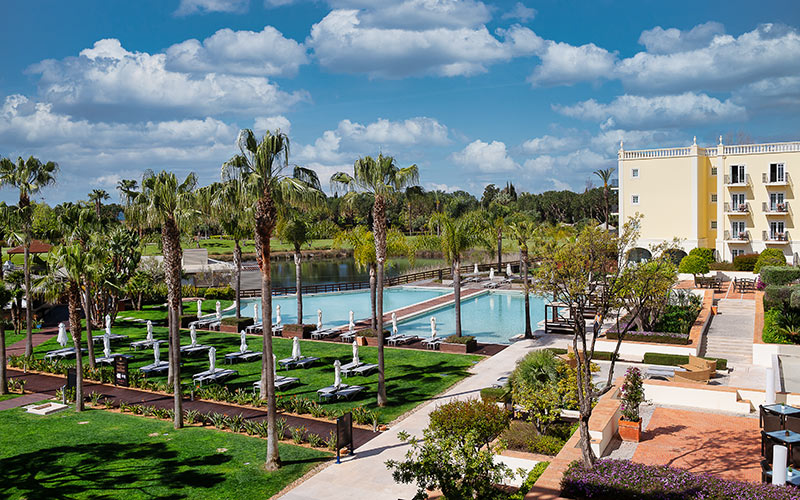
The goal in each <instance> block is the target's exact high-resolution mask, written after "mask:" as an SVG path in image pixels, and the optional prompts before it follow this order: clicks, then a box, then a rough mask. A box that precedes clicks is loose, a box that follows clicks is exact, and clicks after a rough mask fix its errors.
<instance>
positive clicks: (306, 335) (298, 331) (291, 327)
mask: <svg viewBox="0 0 800 500" xmlns="http://www.w3.org/2000/svg"><path fill="white" fill-rule="evenodd" d="M316 329H317V325H298V324H296V323H294V324H288V325H283V334H282V336H283V337H284V338H287V339H289V338H293V337H297V338H300V339H310V338H311V332H313V331H314V330H316Z"/></svg>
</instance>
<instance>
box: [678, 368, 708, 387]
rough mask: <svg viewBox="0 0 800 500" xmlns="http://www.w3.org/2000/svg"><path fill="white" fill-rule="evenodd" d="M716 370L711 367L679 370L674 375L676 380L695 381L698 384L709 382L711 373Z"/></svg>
mask: <svg viewBox="0 0 800 500" xmlns="http://www.w3.org/2000/svg"><path fill="white" fill-rule="evenodd" d="M713 373H714V372H713V371H712V370H711V369H707V370H695V371H688V370H687V371H683V372H679V371H676V372H675V375H674V376H673V377H672V380H673V381H674V382H693V383H697V384H707V383H708V381H709V380H710V379H711V375H712V374H713Z"/></svg>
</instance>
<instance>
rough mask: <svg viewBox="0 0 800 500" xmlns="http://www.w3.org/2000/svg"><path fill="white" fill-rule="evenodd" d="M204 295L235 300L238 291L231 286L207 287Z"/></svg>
mask: <svg viewBox="0 0 800 500" xmlns="http://www.w3.org/2000/svg"><path fill="white" fill-rule="evenodd" d="M203 293H204V294H203V297H205V298H207V299H215V300H233V299H235V298H236V292H235V291H234V289H233V288H231V287H229V286H223V287H219V288H206V289H205V291H204V292H203Z"/></svg>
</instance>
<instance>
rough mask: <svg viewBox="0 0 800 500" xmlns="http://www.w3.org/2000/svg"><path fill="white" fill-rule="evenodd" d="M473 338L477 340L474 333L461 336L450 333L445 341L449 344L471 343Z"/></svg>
mask: <svg viewBox="0 0 800 500" xmlns="http://www.w3.org/2000/svg"><path fill="white" fill-rule="evenodd" d="M473 340H475V337H473V336H472V335H462V336H461V337H459V336H458V335H450V336H449V337H447V338H446V339H444V341H445V342H447V343H448V344H469V343H470V342H472V341H473Z"/></svg>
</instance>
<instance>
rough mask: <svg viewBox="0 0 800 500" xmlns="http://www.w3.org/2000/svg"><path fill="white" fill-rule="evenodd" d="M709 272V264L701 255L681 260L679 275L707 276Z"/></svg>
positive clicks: (689, 256)
mask: <svg viewBox="0 0 800 500" xmlns="http://www.w3.org/2000/svg"><path fill="white" fill-rule="evenodd" d="M708 271H709V269H708V262H707V261H706V260H705V259H703V258H702V257H700V256H699V255H687V256H686V257H684V258H683V259H681V263H680V265H679V266H678V272H679V273H686V274H695V275H696V274H706V273H707V272H708Z"/></svg>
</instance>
